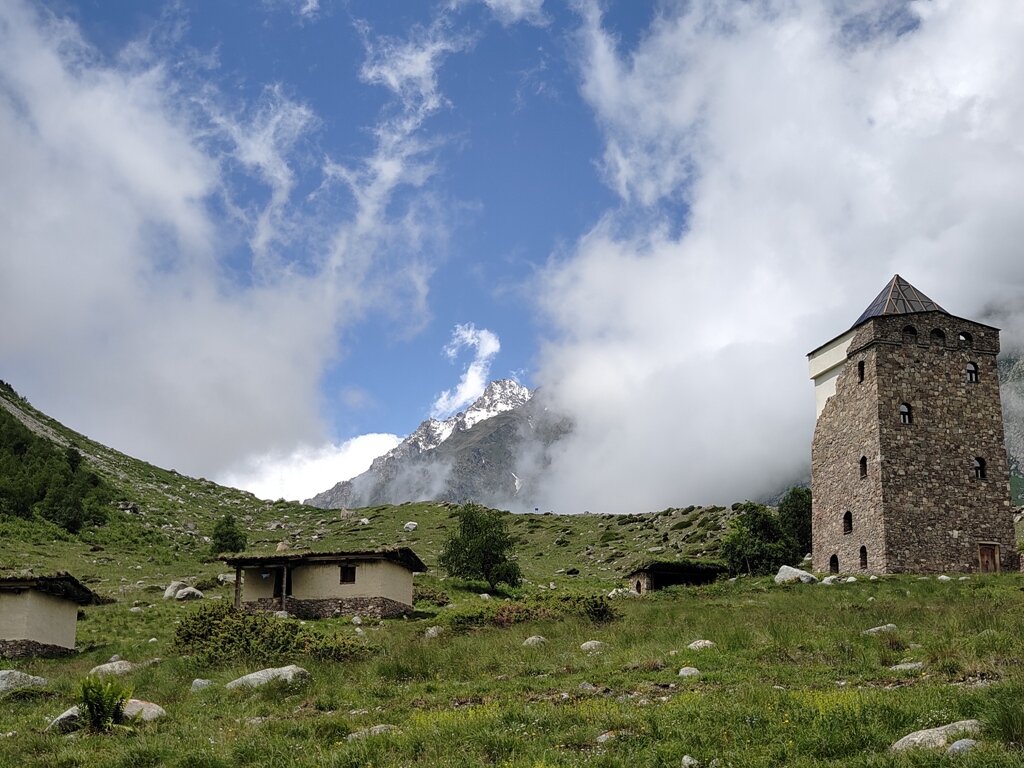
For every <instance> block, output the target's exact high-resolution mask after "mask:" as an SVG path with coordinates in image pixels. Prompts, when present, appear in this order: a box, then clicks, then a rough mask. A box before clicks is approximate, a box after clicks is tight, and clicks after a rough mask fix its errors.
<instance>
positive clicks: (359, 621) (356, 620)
mask: <svg viewBox="0 0 1024 768" xmlns="http://www.w3.org/2000/svg"><path fill="white" fill-rule="evenodd" d="M352 623H353V624H355V625H356V626H357V627H358V626H359V625H360V624H362V623H363V619H362V618H361V617H360V616H353V617H352Z"/></svg>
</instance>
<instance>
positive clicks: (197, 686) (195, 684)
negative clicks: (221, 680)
mask: <svg viewBox="0 0 1024 768" xmlns="http://www.w3.org/2000/svg"><path fill="white" fill-rule="evenodd" d="M211 685H213V680H205V679H203V678H201V677H197V678H196V679H195V680H193V681H192V687H191V688H190V689H189V690H190V691H192V693H195V692H196V691H201V690H203V689H204V688H209V687H210V686H211Z"/></svg>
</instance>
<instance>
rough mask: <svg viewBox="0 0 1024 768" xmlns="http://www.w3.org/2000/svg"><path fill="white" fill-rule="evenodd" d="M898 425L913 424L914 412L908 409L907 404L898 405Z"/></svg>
mask: <svg viewBox="0 0 1024 768" xmlns="http://www.w3.org/2000/svg"><path fill="white" fill-rule="evenodd" d="M900 423H901V424H913V423H914V410H913V409H912V408H911V407H910V405H909V404H908V403H903V404H902V405H900Z"/></svg>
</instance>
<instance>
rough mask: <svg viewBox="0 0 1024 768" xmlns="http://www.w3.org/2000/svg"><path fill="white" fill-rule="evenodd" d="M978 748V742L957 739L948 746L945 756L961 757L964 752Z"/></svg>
mask: <svg viewBox="0 0 1024 768" xmlns="http://www.w3.org/2000/svg"><path fill="white" fill-rule="evenodd" d="M976 746H978V742H977V741H975V740H974V739H957V740H956V741H954V742H953V743H952V744H950V745H949V749H947V750H946V754H947V755H962V754H964V752H970V751H971V750H972V749H974V748H975V747H976Z"/></svg>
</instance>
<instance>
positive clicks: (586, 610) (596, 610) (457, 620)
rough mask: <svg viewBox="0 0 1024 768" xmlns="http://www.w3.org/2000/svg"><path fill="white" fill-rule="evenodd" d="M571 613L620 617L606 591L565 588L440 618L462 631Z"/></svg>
mask: <svg viewBox="0 0 1024 768" xmlns="http://www.w3.org/2000/svg"><path fill="white" fill-rule="evenodd" d="M568 617H582V618H585V619H589V620H590V621H593V622H595V623H603V622H608V621H613V620H614V619H616V618H618V614H617V613H616V612H615V609H614V608H613V607H612V605H611V603H609V602H608V599H607V598H606V597H604V596H603V595H588V594H582V593H573V592H566V593H560V594H555V593H549V594H545V595H532V596H530V597H527V598H524V599H522V600H502V601H496V600H491V601H488V602H481V603H479V604H475V605H473V606H471V607H460V608H458V609H455V610H452V611H449V612H447V613H445V614H442V616H441V620H442V621H444V622H445V623H446V624H447V625H448V626H449V627H451V628H452V630H454V631H456V632H459V631H466V630H469V629H475V628H478V627H487V626H492V627H510V626H512V625H513V624H522V623H524V622H528V621H553V620H557V619H563V618H568Z"/></svg>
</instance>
